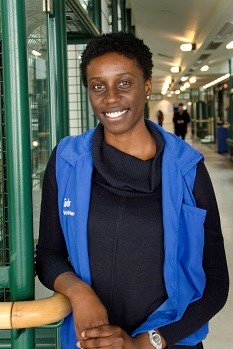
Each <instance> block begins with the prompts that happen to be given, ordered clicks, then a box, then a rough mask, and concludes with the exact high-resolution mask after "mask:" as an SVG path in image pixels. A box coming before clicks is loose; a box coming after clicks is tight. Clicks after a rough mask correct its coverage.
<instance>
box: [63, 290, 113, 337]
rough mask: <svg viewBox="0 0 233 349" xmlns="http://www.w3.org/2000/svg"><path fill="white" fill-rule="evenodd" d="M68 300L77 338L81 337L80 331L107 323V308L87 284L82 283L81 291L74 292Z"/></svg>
mask: <svg viewBox="0 0 233 349" xmlns="http://www.w3.org/2000/svg"><path fill="white" fill-rule="evenodd" d="M70 302H71V306H72V309H73V317H74V324H75V330H76V335H77V338H78V339H80V338H81V332H83V331H85V330H87V329H91V328H95V327H99V326H102V325H108V323H109V322H108V315H107V310H106V308H105V307H104V305H103V304H102V303H101V301H100V299H99V298H98V297H97V295H96V294H95V292H94V291H93V290H92V288H91V287H90V286H89V285H87V284H85V283H84V285H82V291H80V290H79V293H77V295H75V294H74V295H73V296H72V297H71V298H70Z"/></svg>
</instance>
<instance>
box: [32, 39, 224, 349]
mask: <svg viewBox="0 0 233 349" xmlns="http://www.w3.org/2000/svg"><path fill="white" fill-rule="evenodd" d="M152 67H153V63H152V54H151V52H150V50H149V48H148V46H146V45H145V44H144V42H143V41H142V40H141V39H139V38H136V37H135V36H134V35H133V34H130V33H109V34H104V35H101V36H99V37H96V38H94V39H93V40H92V41H90V42H89V43H88V45H87V46H86V49H85V50H84V52H83V54H82V62H81V74H82V80H83V83H84V86H85V87H87V89H88V92H89V98H90V102H91V105H92V108H93V111H94V114H95V116H96V117H97V118H98V120H99V124H98V125H97V127H96V128H94V129H91V130H89V131H87V132H85V133H83V134H81V135H79V136H72V137H66V138H64V139H62V140H61V141H60V142H59V144H58V145H57V146H56V147H55V149H54V150H53V152H52V155H51V157H50V160H49V162H48V165H47V168H46V171H45V175H44V181H43V192H42V202H41V219H40V234H39V241H38V245H37V251H36V270H37V274H38V277H39V279H40V280H41V282H42V283H43V284H44V285H45V286H46V287H48V288H50V289H52V290H54V291H57V292H60V293H62V294H64V295H65V296H67V297H68V298H69V300H70V303H71V306H72V310H73V311H72V313H71V314H69V315H68V316H67V317H66V318H65V320H64V323H63V325H62V327H61V344H62V349H75V348H76V347H79V348H84V349H86V348H89V349H97V348H101V349H105V348H106V349H107V348H108V349H116V348H118V349H153V348H156V349H164V348H169V349H171V348H174V349H178V348H181V349H184V348H185V349H200V348H203V345H202V341H203V339H204V338H205V337H206V336H207V333H208V321H209V320H210V319H211V318H212V317H213V316H214V315H215V314H216V313H217V312H218V311H219V310H220V309H221V308H222V307H223V306H224V304H225V302H226V299H227V295H228V287H229V280H228V270H227V264H226V257H225V250H224V242H223V236H222V232H221V226H220V219H219V213H218V208H217V203H216V199H215V195H214V191H213V188H212V184H211V180H210V178H209V175H208V172H207V170H206V167H205V165H204V162H203V156H202V155H201V154H200V153H199V152H198V151H196V150H195V149H194V148H192V147H191V146H190V145H189V144H187V143H186V142H184V141H183V140H182V139H179V138H178V137H176V136H175V135H172V134H170V133H168V132H166V131H165V130H164V129H163V128H161V127H159V126H158V125H157V124H156V123H154V122H152V121H150V120H147V119H145V118H144V106H145V102H146V101H147V100H148V99H149V96H150V94H151V91H152V85H151V75H152ZM219 335H221V333H219Z"/></svg>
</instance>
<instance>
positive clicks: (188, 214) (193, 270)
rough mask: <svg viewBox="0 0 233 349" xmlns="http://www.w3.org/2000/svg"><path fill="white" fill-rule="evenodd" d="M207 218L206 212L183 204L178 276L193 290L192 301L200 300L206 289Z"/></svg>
mask: <svg viewBox="0 0 233 349" xmlns="http://www.w3.org/2000/svg"><path fill="white" fill-rule="evenodd" d="M205 216H206V210H204V209H201V208H198V207H194V206H189V205H186V204H182V207H181V215H180V224H179V236H178V256H179V257H178V263H179V264H180V273H179V272H178V274H179V276H180V281H182V283H183V282H184V284H186V285H187V286H188V287H187V288H188V289H190V291H191V290H192V291H191V293H193V296H192V300H191V301H195V300H197V299H199V298H200V297H201V296H202V293H203V290H204V287H205V273H204V270H203V267H202V262H203V248H204V222H205ZM178 270H179V268H178Z"/></svg>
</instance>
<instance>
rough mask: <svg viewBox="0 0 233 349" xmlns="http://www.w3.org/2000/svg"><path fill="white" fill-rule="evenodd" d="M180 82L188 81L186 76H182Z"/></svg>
mask: <svg viewBox="0 0 233 349" xmlns="http://www.w3.org/2000/svg"><path fill="white" fill-rule="evenodd" d="M180 80H181V81H186V80H188V76H182V78H181V79H180Z"/></svg>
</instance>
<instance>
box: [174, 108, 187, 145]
mask: <svg viewBox="0 0 233 349" xmlns="http://www.w3.org/2000/svg"><path fill="white" fill-rule="evenodd" d="M189 122H190V115H189V113H188V112H187V110H186V109H184V105H183V103H179V105H178V110H177V111H176V112H175V114H174V117H173V123H174V129H175V135H176V136H178V137H181V138H182V139H185V137H186V134H187V126H188V123H189Z"/></svg>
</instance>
